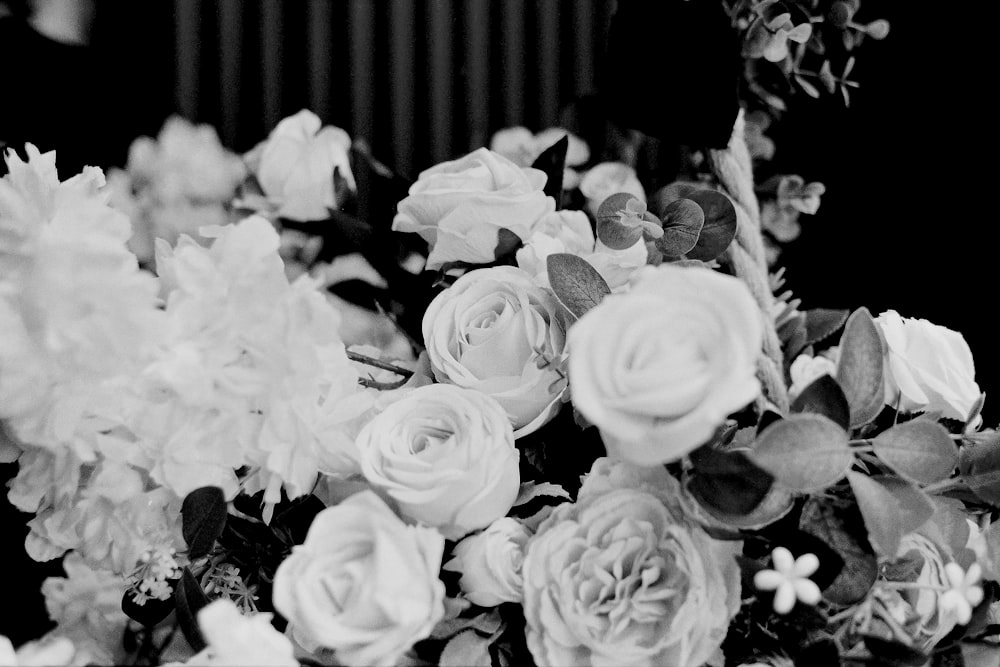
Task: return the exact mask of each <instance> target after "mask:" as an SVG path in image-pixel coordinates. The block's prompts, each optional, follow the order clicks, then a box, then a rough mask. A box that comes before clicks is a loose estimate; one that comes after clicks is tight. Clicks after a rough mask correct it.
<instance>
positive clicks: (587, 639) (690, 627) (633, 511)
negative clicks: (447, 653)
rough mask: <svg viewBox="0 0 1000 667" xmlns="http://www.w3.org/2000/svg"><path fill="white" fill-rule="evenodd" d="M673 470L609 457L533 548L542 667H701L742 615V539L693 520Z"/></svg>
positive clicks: (527, 599) (529, 584)
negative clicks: (716, 533) (712, 533)
mask: <svg viewBox="0 0 1000 667" xmlns="http://www.w3.org/2000/svg"><path fill="white" fill-rule="evenodd" d="M680 493H681V491H680V488H679V486H678V483H677V481H676V480H674V479H673V478H672V477H670V475H669V474H668V473H667V472H666V470H664V469H663V468H647V469H643V468H635V467H633V466H631V465H629V464H626V463H615V462H612V461H611V460H609V459H598V460H597V461H596V462H595V463H594V466H593V468H592V470H591V472H590V474H589V475H588V476H587V477H586V478H585V479H584V482H583V486H582V487H581V489H580V493H579V495H578V497H577V502H576V503H573V504H563V505H560V506H558V507H556V508H555V510H554V511H553V512H552V514H551V515H550V516H549V517H548V518H547V519H546V520H545V521H544V522H543V523H542V524H541V526H539V528H538V532H537V533H536V534H535V536H534V537H532V538H531V539H530V540H529V541H528V545H527V548H526V551H525V559H524V567H523V570H524V616H525V620H526V623H527V626H526V637H527V642H528V648H529V650H530V651H531V654H532V656H533V657H534V659H535V662H536V663H537V664H539V665H608V664H614V665H672V666H675V667H700V666H701V665H703V664H704V663H705V662H706V661H708V660H709V659H710V658H712V657H713V656H714V655H715V654H716V652H717V651H718V649H719V647H720V646H721V644H722V641H723V639H725V636H726V630H727V628H728V625H729V621H730V619H731V618H732V617H733V616H734V615H735V613H736V611H737V609H738V608H739V601H740V579H739V576H740V575H739V568H738V567H737V564H736V560H735V556H736V554H737V553H739V550H740V549H741V548H742V547H741V545H740V544H738V543H726V542H719V541H716V540H713V539H712V538H710V537H709V536H708V535H707V534H706V533H705V532H704V531H703V530H702V529H701V528H700V527H698V526H697V525H696V524H695V523H694V522H693V521H691V520H690V519H689V518H687V516H686V515H685V514H684V511H683V510H682V508H681V506H680V504H679V500H678V498H679V496H680Z"/></svg>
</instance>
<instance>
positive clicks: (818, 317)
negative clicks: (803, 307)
mask: <svg viewBox="0 0 1000 667" xmlns="http://www.w3.org/2000/svg"><path fill="white" fill-rule="evenodd" d="M848 315H849V312H848V311H846V310H831V309H829V308H812V309H810V310H807V311H805V316H806V345H815V344H816V343H819V342H822V341H824V340H826V339H827V338H829V337H830V336H832V335H833V334H835V333H836V332H837V330H838V329H840V327H842V326H844V322H846V321H847V316H848Z"/></svg>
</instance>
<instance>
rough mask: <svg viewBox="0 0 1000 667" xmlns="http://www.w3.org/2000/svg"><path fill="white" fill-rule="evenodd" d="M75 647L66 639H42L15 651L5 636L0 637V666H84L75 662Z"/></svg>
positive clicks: (83, 663) (81, 662)
mask: <svg viewBox="0 0 1000 667" xmlns="http://www.w3.org/2000/svg"><path fill="white" fill-rule="evenodd" d="M76 658H77V656H76V647H75V646H73V642H72V641H70V640H69V639H67V638H66V637H50V636H47V637H44V638H42V639H39V640H37V641H33V642H28V643H27V644H22V645H21V647H20V648H18V649H17V651H15V650H14V645H13V644H11V643H10V640H9V639H7V637H6V636H4V635H0V665H4V666H5V667H57V666H58V667H62V666H63V665H76V664H80V665H85V664H89V663H87V662H85V661H80V662H77V659H76Z"/></svg>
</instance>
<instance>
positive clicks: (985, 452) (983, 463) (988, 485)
mask: <svg viewBox="0 0 1000 667" xmlns="http://www.w3.org/2000/svg"><path fill="white" fill-rule="evenodd" d="M981 436H982V437H979V438H977V439H976V440H975V441H973V442H967V443H966V444H964V445H963V446H962V448H961V450H959V455H958V469H959V472H960V473H961V474H962V479H963V480H965V483H966V484H968V485H969V488H970V489H972V492H973V493H975V494H976V495H977V496H979V497H980V498H982V499H983V500H985V501H986V502H988V503H990V504H991V505H996V506H1000V433H998V432H990V433H988V434H987V433H985V432H984V433H983V434H981Z"/></svg>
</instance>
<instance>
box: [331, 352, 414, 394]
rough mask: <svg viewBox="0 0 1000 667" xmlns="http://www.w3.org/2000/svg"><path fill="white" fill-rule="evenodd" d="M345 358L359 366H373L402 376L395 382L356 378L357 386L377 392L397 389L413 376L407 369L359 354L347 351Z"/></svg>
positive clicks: (369, 377)
mask: <svg viewBox="0 0 1000 667" xmlns="http://www.w3.org/2000/svg"><path fill="white" fill-rule="evenodd" d="M347 358H348V359H350V360H351V361H356V362H358V363H359V364H365V365H366V366H373V367H375V368H380V369H382V370H384V371H390V372H392V373H395V374H396V375H400V376H402V379H401V380H397V381H396V382H379V381H378V380H376V379H375V378H373V377H371V376H368V377H367V378H358V384H360V385H361V386H362V387H370V388H372V389H378V390H379V391H389V390H391V389H399V388H400V387H402V386H403V385H404V384H406V381H407V380H409V379H410V378H411V377H412V376H413V371H411V370H410V369H408V368H403V367H402V366H397V365H395V364H390V363H389V362H386V361H382V360H380V359H373V358H372V357H369V356H368V355H365V354H361V353H359V352H352V351H351V350H348V351H347Z"/></svg>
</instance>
